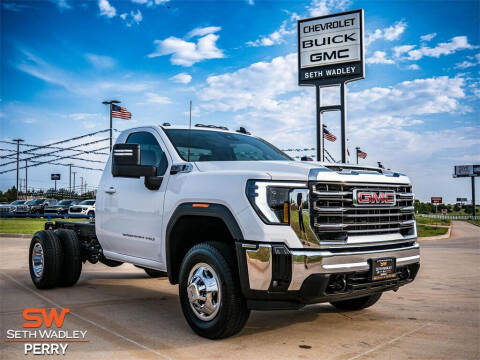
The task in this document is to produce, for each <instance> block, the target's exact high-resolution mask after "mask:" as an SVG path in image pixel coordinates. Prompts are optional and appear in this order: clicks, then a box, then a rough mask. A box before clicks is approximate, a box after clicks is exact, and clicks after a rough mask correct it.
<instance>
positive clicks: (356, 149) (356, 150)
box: [355, 147, 360, 165]
mask: <svg viewBox="0 0 480 360" xmlns="http://www.w3.org/2000/svg"><path fill="white" fill-rule="evenodd" d="M358 150H360V148H359V147H356V148H355V152H356V153H357V165H358Z"/></svg>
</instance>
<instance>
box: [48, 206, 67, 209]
mask: <svg viewBox="0 0 480 360" xmlns="http://www.w3.org/2000/svg"><path fill="white" fill-rule="evenodd" d="M68 207H70V205H50V206H47V207H46V208H47V209H63V208H68Z"/></svg>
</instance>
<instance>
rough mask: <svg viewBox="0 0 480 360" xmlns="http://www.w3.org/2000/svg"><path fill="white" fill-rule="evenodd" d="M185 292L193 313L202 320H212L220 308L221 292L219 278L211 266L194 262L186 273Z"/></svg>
mask: <svg viewBox="0 0 480 360" xmlns="http://www.w3.org/2000/svg"><path fill="white" fill-rule="evenodd" d="M187 294H188V301H189V302H190V307H191V308H192V310H193V312H194V314H195V315H196V316H197V317H198V318H199V319H200V320H203V321H209V320H212V319H213V318H214V317H215V316H216V315H217V313H218V310H219V309H220V303H221V300H222V292H221V287H220V280H219V278H218V276H217V274H216V272H215V270H213V268H212V267H211V266H210V265H208V264H205V263H199V264H196V265H195V266H194V267H193V268H192V270H191V271H190V274H189V275H188V282H187Z"/></svg>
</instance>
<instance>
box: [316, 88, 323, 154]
mask: <svg viewBox="0 0 480 360" xmlns="http://www.w3.org/2000/svg"><path fill="white" fill-rule="evenodd" d="M315 89H316V91H315V93H316V105H317V161H324V153H323V147H324V143H323V121H322V111H321V102H320V95H321V94H320V85H316V86H315Z"/></svg>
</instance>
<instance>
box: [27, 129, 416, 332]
mask: <svg viewBox="0 0 480 360" xmlns="http://www.w3.org/2000/svg"><path fill="white" fill-rule="evenodd" d="M413 201H414V195H413V193H412V186H411V184H410V181H409V179H408V178H407V177H406V176H405V175H403V174H399V173H396V172H392V171H387V170H384V169H380V168H375V167H364V166H354V165H350V164H326V163H318V162H311V161H310V162H299V161H293V160H292V159H291V158H290V157H288V156H287V155H286V154H284V153H282V152H281V151H280V150H278V149H277V148H275V147H274V146H272V145H271V144H269V143H267V142H266V141H264V140H262V139H260V138H257V137H254V136H251V135H250V134H249V133H247V132H246V131H245V129H243V128H241V129H240V130H237V131H229V130H228V129H226V128H223V127H215V126H211V125H210V126H205V125H200V124H198V125H196V126H195V127H193V128H192V129H188V128H186V127H176V126H175V127H174V126H170V125H169V124H164V125H163V126H155V127H154V126H152V127H139V128H134V129H130V130H127V131H124V132H122V133H121V134H120V136H119V137H118V139H117V141H116V144H115V146H114V148H113V152H112V154H111V156H110V158H109V160H108V162H107V164H106V167H105V171H104V173H103V175H102V178H101V180H100V184H99V187H98V193H97V198H96V219H95V222H85V223H79V222H64V221H57V222H55V223H51V222H48V223H47V224H46V225H45V230H42V231H39V232H37V233H36V234H35V235H34V236H33V239H32V241H31V245H30V261H29V264H30V274H31V278H32V280H33V283H34V284H35V286H36V287H37V288H40V289H46V288H52V287H55V286H72V285H74V284H75V283H76V282H77V281H78V279H79V277H80V273H81V269H82V263H85V262H86V261H90V262H92V263H96V262H98V261H100V262H102V263H104V264H106V265H108V266H118V265H121V264H122V263H124V262H126V263H131V264H134V265H136V266H137V267H140V268H143V269H145V271H146V272H147V274H149V275H150V276H168V279H169V281H170V283H171V284H178V285H179V286H178V289H179V296H180V303H181V307H182V310H183V313H184V315H185V318H186V320H187V322H188V324H189V325H190V326H191V328H192V329H193V330H194V331H195V332H196V333H197V334H199V335H200V336H203V337H206V338H210V339H218V338H224V337H228V336H231V335H234V334H235V333H237V332H239V331H240V330H241V329H242V328H243V326H244V325H245V323H246V322H247V319H248V317H249V314H250V310H272V309H274V310H279V309H298V308H301V307H302V306H304V305H306V304H312V303H320V302H330V303H331V304H332V305H333V306H335V307H337V308H339V309H349V310H359V309H363V308H366V307H369V306H371V305H373V304H374V303H375V302H376V301H378V299H379V298H380V296H381V294H382V292H384V291H387V290H394V291H396V290H398V289H399V287H400V286H402V285H405V284H408V283H410V282H412V281H413V280H414V279H415V276H416V274H417V272H418V270H419V267H420V251H419V245H418V243H417V232H416V224H415V217H414V209H413Z"/></svg>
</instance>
